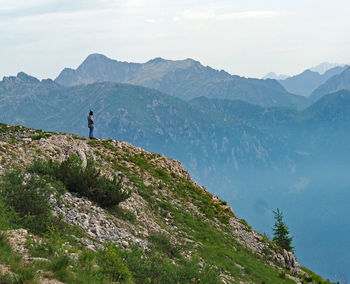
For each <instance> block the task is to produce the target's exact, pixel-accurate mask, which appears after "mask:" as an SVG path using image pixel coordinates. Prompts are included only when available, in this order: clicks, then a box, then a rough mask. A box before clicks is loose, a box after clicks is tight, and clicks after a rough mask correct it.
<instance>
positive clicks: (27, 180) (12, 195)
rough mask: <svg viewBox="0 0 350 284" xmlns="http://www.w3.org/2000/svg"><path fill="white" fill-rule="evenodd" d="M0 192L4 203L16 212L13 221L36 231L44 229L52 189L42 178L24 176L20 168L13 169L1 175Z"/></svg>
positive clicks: (49, 213) (48, 216) (47, 220)
mask: <svg viewBox="0 0 350 284" xmlns="http://www.w3.org/2000/svg"><path fill="white" fill-rule="evenodd" d="M0 192H1V195H2V197H3V199H4V201H5V203H6V205H7V206H8V207H10V208H11V209H12V210H14V211H15V212H16V214H15V216H16V218H15V219H14V220H13V221H14V223H17V224H18V225H22V226H24V227H25V228H28V229H30V230H32V231H33V232H36V233H42V232H44V231H45V230H46V227H47V226H48V225H49V223H50V217H51V207H50V203H49V196H50V194H51V193H52V190H51V189H50V187H49V186H48V184H47V183H46V181H45V180H44V179H42V178H41V177H40V176H37V175H30V176H29V177H25V174H24V173H23V172H22V171H21V170H20V169H15V170H13V171H10V172H8V173H6V174H5V175H4V176H3V181H2V182H1V183H0ZM12 216H13V215H12Z"/></svg>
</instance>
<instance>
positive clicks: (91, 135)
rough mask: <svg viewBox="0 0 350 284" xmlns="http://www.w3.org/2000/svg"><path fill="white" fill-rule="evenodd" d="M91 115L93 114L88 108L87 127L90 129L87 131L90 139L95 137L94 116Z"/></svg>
mask: <svg viewBox="0 0 350 284" xmlns="http://www.w3.org/2000/svg"><path fill="white" fill-rule="evenodd" d="M93 115H94V113H93V111H92V110H90V112H89V115H88V117H87V120H88V127H89V129H90V132H89V138H90V139H95V138H94V118H93Z"/></svg>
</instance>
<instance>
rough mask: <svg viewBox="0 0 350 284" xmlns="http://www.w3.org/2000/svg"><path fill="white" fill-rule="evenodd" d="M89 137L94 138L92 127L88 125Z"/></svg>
mask: <svg viewBox="0 0 350 284" xmlns="http://www.w3.org/2000/svg"><path fill="white" fill-rule="evenodd" d="M89 138H94V128H93V127H90V133H89Z"/></svg>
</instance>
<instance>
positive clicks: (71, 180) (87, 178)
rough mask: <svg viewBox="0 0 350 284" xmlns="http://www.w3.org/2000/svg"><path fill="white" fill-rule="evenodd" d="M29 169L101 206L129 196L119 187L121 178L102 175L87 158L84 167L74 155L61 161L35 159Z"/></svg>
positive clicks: (116, 202)
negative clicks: (60, 183) (58, 182)
mask: <svg viewBox="0 0 350 284" xmlns="http://www.w3.org/2000/svg"><path fill="white" fill-rule="evenodd" d="M29 171H30V172H32V173H36V174H39V175H44V176H45V175H46V176H49V177H51V178H54V179H55V180H56V181H60V182H62V183H63V184H64V185H65V187H66V188H67V189H68V190H69V191H70V192H75V193H78V194H79V195H80V196H85V197H87V198H89V199H90V200H93V201H95V202H97V203H98V204H100V205H101V206H102V207H108V206H112V205H117V204H118V203H120V202H122V201H124V200H125V199H127V198H128V197H129V196H130V193H129V192H127V191H123V190H122V189H121V179H118V178H117V176H116V175H113V179H112V180H110V179H108V178H106V177H104V176H102V175H101V172H100V171H99V170H98V169H97V168H96V167H95V164H94V161H93V160H92V159H88V160H87V163H86V167H85V168H84V167H83V166H82V161H81V160H80V159H79V158H78V156H76V155H72V156H70V157H69V158H67V159H66V160H64V161H63V162H62V163H58V162H55V161H53V160H49V161H40V160H36V161H35V162H34V164H33V165H32V166H31V167H30V168H29Z"/></svg>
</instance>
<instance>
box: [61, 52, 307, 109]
mask: <svg viewBox="0 0 350 284" xmlns="http://www.w3.org/2000/svg"><path fill="white" fill-rule="evenodd" d="M105 81H108V82H115V83H127V84H133V85H139V86H143V87H147V88H152V89H156V90H158V91H160V92H163V93H165V94H168V95H171V96H174V97H178V98H181V99H184V100H190V99H193V98H196V97H201V96H205V97H208V98H220V99H230V100H237V99H239V100H243V101H246V102H249V103H252V104H257V105H260V106H288V107H293V108H302V107H304V106H306V105H307V100H306V99H305V98H304V97H301V96H296V95H293V94H290V93H288V92H287V91H286V90H285V89H284V88H283V87H282V86H281V85H280V84H279V83H278V82H277V81H276V80H270V79H267V80H259V79H253V78H244V77H240V76H236V75H230V74H229V73H227V72H225V71H223V70H221V71H219V70H215V69H213V68H211V67H208V66H206V67H205V66H203V65H201V64H200V62H198V61H195V60H193V59H186V60H178V61H173V60H165V59H162V58H155V59H153V60H150V61H148V62H146V63H144V64H140V63H128V62H120V61H117V60H112V59H110V58H107V57H106V56H104V55H101V54H91V55H89V56H88V57H87V58H86V59H85V60H84V62H83V63H82V64H81V65H80V66H79V67H78V68H77V69H76V70H74V69H68V68H66V69H64V70H63V71H62V72H61V73H60V74H59V76H58V77H57V78H56V79H55V82H56V83H59V84H61V85H64V86H74V85H79V84H89V83H93V82H105Z"/></svg>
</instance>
